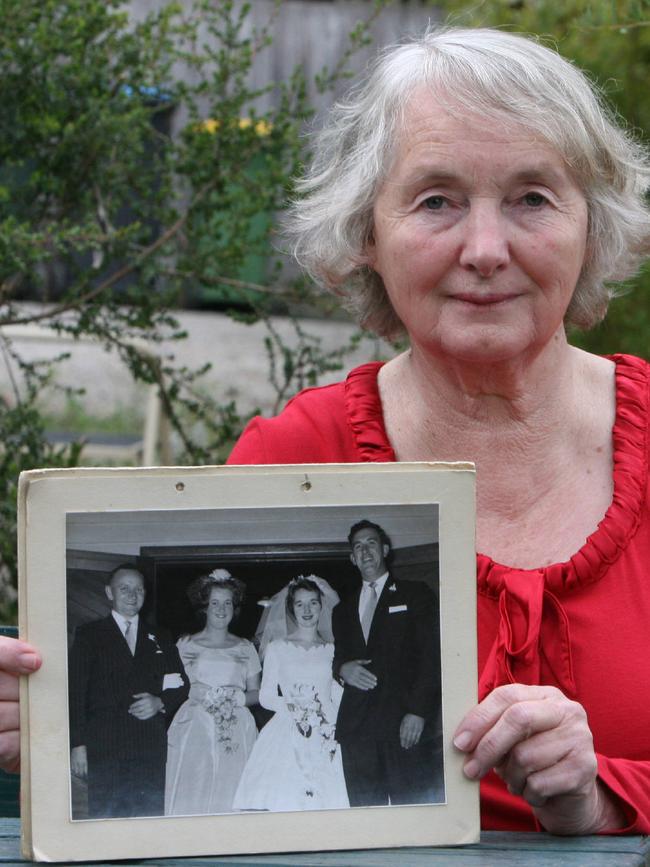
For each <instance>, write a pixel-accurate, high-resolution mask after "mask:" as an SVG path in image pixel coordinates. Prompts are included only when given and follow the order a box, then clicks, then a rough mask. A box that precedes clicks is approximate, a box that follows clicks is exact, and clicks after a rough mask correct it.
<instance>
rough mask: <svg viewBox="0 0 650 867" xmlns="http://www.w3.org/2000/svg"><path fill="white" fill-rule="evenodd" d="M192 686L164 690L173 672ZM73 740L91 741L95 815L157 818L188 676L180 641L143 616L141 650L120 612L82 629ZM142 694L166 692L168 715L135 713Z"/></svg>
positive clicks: (72, 682) (72, 666) (73, 664)
mask: <svg viewBox="0 0 650 867" xmlns="http://www.w3.org/2000/svg"><path fill="white" fill-rule="evenodd" d="M173 673H178V674H180V675H181V676H182V678H183V681H184V685H183V686H180V687H175V688H170V689H165V690H163V679H164V676H165V674H173ZM68 686H69V700H70V745H71V747H76V746H81V745H85V746H86V751H87V756H88V808H89V815H90V816H91V817H107V816H152V815H154V816H157V815H162V813H163V808H164V787H165V761H166V755H167V726H168V724H169V722H170V721H171V718H172V717H173V715H174V713H175V711H176V709H177V708H178V707H179V705H180V704H181V703H182V702H183V701H185V699H186V698H187V694H188V682H187V678H186V676H185V672H184V670H183V666H182V663H181V661H180V658H179V656H178V651H177V650H176V647H175V645H174V644H173V643H172V642H170V641H168V640H166V639H165V638H163V637H162V636H161V635H160V633H159V632H157V631H155V630H150V629H148V628H147V625H146V624H145V623H144V622H143V620H142V617H140V618H139V623H138V635H137V643H136V648H135V654H133V655H132V654H131V651H130V650H129V647H128V645H127V643H126V640H125V639H124V636H123V635H122V633H121V631H120V629H119V627H118V625H117V623H116V622H115V620H114V618H113V617H112V616H111V615H109V616H108V617H106V618H104V619H103V620H97V621H94V622H92V623H87V624H85V625H83V626H80V627H79V628H78V629H77V632H76V635H75V639H74V643H73V645H72V648H71V650H70V658H69V685H68ZM136 693H150V694H151V695H154V696H159V697H160V699H161V700H162V702H163V705H164V713H157V714H155V716H153V717H151V718H150V719H147V720H139V719H136V718H135V717H134V716H133V715H132V714H130V713H129V712H128V709H129V706H130V705H131V704H132V702H133V701H134V699H133V696H134V694H136Z"/></svg>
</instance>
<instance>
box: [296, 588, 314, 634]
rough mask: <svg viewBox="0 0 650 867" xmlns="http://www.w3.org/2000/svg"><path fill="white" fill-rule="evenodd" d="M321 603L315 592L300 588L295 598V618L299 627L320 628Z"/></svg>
mask: <svg viewBox="0 0 650 867" xmlns="http://www.w3.org/2000/svg"><path fill="white" fill-rule="evenodd" d="M320 611H321V601H320V597H319V596H318V593H316V592H315V591H314V590H306V589H304V588H302V587H301V588H300V589H298V590H296V592H295V595H294V597H293V616H294V617H295V619H296V623H297V625H298V626H304V627H310V626H318V618H319V616H320Z"/></svg>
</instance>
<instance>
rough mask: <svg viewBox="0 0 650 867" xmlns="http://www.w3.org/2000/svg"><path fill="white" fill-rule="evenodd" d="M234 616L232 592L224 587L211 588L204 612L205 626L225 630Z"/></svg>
mask: <svg viewBox="0 0 650 867" xmlns="http://www.w3.org/2000/svg"><path fill="white" fill-rule="evenodd" d="M234 614H235V605H234V602H233V598H232V591H231V590H228V588H226V587H213V588H212V590H211V592H210V601H209V602H208V608H207V612H206V619H207V625H208V626H214V627H217V628H219V629H227V627H228V626H229V624H230V621H231V620H232V619H233V617H234Z"/></svg>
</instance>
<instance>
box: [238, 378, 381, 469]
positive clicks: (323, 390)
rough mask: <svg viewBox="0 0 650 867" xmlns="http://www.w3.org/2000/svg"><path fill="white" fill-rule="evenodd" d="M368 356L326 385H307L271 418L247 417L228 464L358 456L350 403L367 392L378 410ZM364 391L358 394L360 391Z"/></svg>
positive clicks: (353, 458) (336, 459) (344, 459)
mask: <svg viewBox="0 0 650 867" xmlns="http://www.w3.org/2000/svg"><path fill="white" fill-rule="evenodd" d="M380 367H381V364H380V363H379V362H372V363H369V364H364V365H361V366H360V367H357V368H355V369H354V370H352V371H350V373H349V374H348V376H347V378H346V379H345V380H343V381H341V382H336V383H333V384H331V385H324V386H319V387H317V388H307V389H305V390H304V391H301V392H300V393H299V394H297V395H296V396H295V397H293V398H292V399H291V400H290V401H289V402H288V403H287V405H286V407H285V408H284V409H283V410H282V412H281V413H280V414H279V415H277V416H275V417H274V418H262V417H261V416H257V417H256V418H254V419H252V421H250V422H249V423H248V425H247V427H246V429H245V430H244V432H243V434H242V435H241V437H240V439H239V441H238V442H237V444H236V445H235V448H234V449H233V451H232V453H231V455H230V457H229V458H228V463H229V464H253V463H259V464H279V463H312V462H313V463H332V462H339V461H340V462H350V461H357V460H360V455H359V452H358V446H357V441H356V434H355V429H354V428H355V423H354V422H355V407H356V404H357V403H358V402H359V401H361V402H362V403H363V395H366V396H367V398H368V400H370V402H372V403H374V405H375V406H376V410H375V411H376V412H379V415H381V404H380V403H379V400H378V392H377V372H378V370H379V368H380ZM362 392H363V395H362Z"/></svg>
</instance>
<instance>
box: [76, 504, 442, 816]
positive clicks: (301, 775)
mask: <svg viewBox="0 0 650 867" xmlns="http://www.w3.org/2000/svg"><path fill="white" fill-rule="evenodd" d="M66 560H67V600H68V623H67V626H68V633H69V641H70V654H69V663H68V689H69V700H70V748H71V749H70V756H71V758H70V767H71V792H72V793H73V800H72V802H71V811H72V818H74V819H84V818H91V819H94V818H116V817H124V816H159V815H168V816H175V815H200V814H206V813H207V814H218V813H230V812H235V811H247V810H271V811H274V810H311V809H345V808H348V807H368V806H380V805H390V804H437V803H443V802H444V800H445V794H444V768H443V761H442V752H441V749H442V744H441V737H442V730H441V677H440V629H439V606H438V598H439V592H438V507H437V505H435V504H431V505H416V506H409V505H396V506H390V505H386V506H374V507H358V508H357V507H354V506H344V507H329V506H325V507H316V508H312V509H309V510H305V509H300V508H290V509H286V508H278V509H274V508H269V509H245V510H228V509H219V510H206V511H202V512H195V511H192V510H190V511H174V512H163V513H160V512H149V511H140V512H109V513H98V514H83V513H82V514H71V515H68V518H67V552H66Z"/></svg>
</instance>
